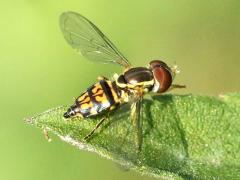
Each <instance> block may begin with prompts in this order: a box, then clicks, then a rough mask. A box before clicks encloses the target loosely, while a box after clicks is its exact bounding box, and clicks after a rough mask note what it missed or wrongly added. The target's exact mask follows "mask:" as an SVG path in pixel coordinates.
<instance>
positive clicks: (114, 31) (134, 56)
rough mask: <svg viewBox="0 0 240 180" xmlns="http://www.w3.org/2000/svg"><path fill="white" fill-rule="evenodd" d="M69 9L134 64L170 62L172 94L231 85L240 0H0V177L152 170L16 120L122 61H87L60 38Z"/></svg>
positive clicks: (213, 91)
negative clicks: (131, 167) (124, 164)
mask: <svg viewBox="0 0 240 180" xmlns="http://www.w3.org/2000/svg"><path fill="white" fill-rule="evenodd" d="M68 10H71V11H76V12H79V13H81V14H82V15H84V16H86V17H87V18H89V19H90V20H91V21H93V22H94V23H95V24H96V25H97V26H98V27H99V28H100V29H101V30H102V31H103V32H104V33H105V34H106V35H107V36H108V37H109V38H110V39H111V40H112V41H113V42H114V44H115V45H116V46H117V47H118V48H119V49H120V51H121V52H122V53H123V54H124V55H125V56H126V57H127V58H128V59H129V60H130V61H131V62H132V64H135V65H138V66H140V65H142V66H144V65H146V64H147V63H148V62H149V60H151V59H162V60H165V61H166V62H167V63H169V64H173V63H174V62H176V63H177V64H178V65H179V67H180V69H181V73H180V75H179V76H178V77H177V78H176V81H175V82H177V83H181V84H186V85H187V89H185V90H177V91H175V93H194V94H208V95H218V94H220V93H225V92H233V91H239V88H240V78H239V65H240V58H239V56H240V50H239V49H240V13H239V12H240V1H238V0H235V1H234V0H222V1H218V0H203V1H190V0H181V1H174V0H148V1H137V0H133V1H128V0H121V1H110V0H102V1H98V0H69V1H65V2H60V1H56V0H55V1H51V0H49V1H46V0H43V1H36V0H35V1H34V0H32V1H31V0H25V1H24V0H15V1H2V2H1V6H0V28H1V33H0V77H1V88H0V96H1V98H0V99H1V105H0V106H1V107H0V142H1V148H0V179H4V180H15V179H20V180H22V179H24V180H28V179H29V180H32V179H35V180H38V179H39V180H42V179H47V180H48V179H49V180H55V179H57V180H66V179H71V180H77V179H92V180H95V179H96V180H97V179H98V180H99V179H105V180H110V179H119V180H120V179H138V180H143V179H145V180H146V179H153V178H149V177H145V176H140V175H139V174H136V173H135V172H132V171H123V170H121V169H119V168H118V167H117V166H116V165H114V163H112V162H110V161H108V160H105V159H103V158H100V157H99V156H97V155H95V154H93V153H88V152H82V151H79V150H77V149H76V148H74V147H72V146H70V145H68V144H65V143H63V142H61V141H60V140H59V139H58V138H57V137H53V142H52V143H48V142H47V141H46V140H45V139H44V138H43V135H42V134H41V132H40V131H39V129H36V128H34V127H31V126H28V125H26V124H25V123H24V122H23V118H24V117H28V116H31V115H34V114H37V113H39V112H42V111H45V110H47V109H49V108H52V107H56V106H59V105H66V104H71V103H72V102H73V99H72V98H73V97H76V96H78V95H79V94H80V92H82V91H83V90H85V89H86V88H87V87H88V86H89V85H91V84H92V83H94V82H95V81H96V77H97V76H98V75H105V76H111V75H112V74H113V73H114V72H121V69H120V68H119V67H117V66H114V65H102V64H93V63H91V62H89V61H87V60H85V59H84V58H83V57H81V56H79V55H78V54H77V53H75V52H74V51H73V50H72V49H71V47H70V46H69V45H68V44H67V43H66V42H65V40H64V38H63V36H62V33H61V31H60V29H59V25H58V18H59V15H60V14H61V13H62V12H64V11H68Z"/></svg>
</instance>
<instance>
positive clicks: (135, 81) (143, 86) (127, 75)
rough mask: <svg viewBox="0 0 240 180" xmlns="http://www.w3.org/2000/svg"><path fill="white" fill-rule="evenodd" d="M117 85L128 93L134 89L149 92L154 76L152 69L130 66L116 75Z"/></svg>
mask: <svg viewBox="0 0 240 180" xmlns="http://www.w3.org/2000/svg"><path fill="white" fill-rule="evenodd" d="M116 84H117V86H118V87H119V88H120V89H122V90H124V91H129V93H134V91H139V89H140V90H141V91H143V92H149V91H151V89H152V88H153V85H154V77H153V74H152V71H151V70H149V69H148V68H145V67H136V68H131V69H129V70H127V71H126V72H124V73H123V74H121V75H120V76H118V78H117V79H116Z"/></svg>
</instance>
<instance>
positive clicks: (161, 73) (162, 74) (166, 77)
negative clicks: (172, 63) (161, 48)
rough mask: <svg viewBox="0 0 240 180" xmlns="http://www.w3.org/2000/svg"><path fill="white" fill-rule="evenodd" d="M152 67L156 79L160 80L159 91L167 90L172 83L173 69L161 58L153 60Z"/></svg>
mask: <svg viewBox="0 0 240 180" xmlns="http://www.w3.org/2000/svg"><path fill="white" fill-rule="evenodd" d="M150 68H151V69H152V72H153V75H154V78H155V80H156V81H158V83H159V85H160V87H159V90H158V92H165V91H166V90H167V89H168V88H169V87H170V86H171V84H172V74H171V69H170V68H169V67H168V66H167V64H166V63H164V62H162V61H159V60H153V61H151V62H150Z"/></svg>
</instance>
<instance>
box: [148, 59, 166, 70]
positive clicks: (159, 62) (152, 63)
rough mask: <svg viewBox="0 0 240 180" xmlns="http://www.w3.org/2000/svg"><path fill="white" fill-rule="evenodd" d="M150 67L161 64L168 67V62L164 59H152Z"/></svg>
mask: <svg viewBox="0 0 240 180" xmlns="http://www.w3.org/2000/svg"><path fill="white" fill-rule="evenodd" d="M149 65H150V68H151V69H154V68H156V67H160V66H164V67H168V66H167V64H166V63H165V62H163V61H160V60H152V61H151V62H150V63H149Z"/></svg>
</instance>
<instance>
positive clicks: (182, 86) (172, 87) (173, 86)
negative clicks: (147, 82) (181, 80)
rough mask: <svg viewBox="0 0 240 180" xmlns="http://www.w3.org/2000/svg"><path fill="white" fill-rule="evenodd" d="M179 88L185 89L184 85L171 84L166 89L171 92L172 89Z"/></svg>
mask: <svg viewBox="0 0 240 180" xmlns="http://www.w3.org/2000/svg"><path fill="white" fill-rule="evenodd" d="M181 88H186V85H180V84H172V85H171V86H170V88H169V89H168V91H172V90H173V89H181Z"/></svg>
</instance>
